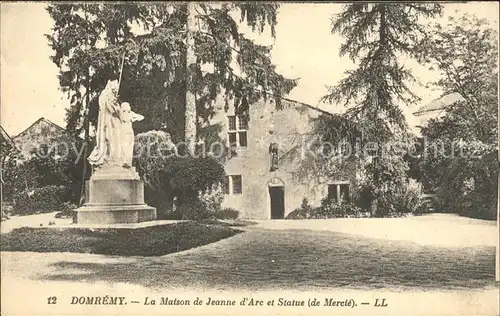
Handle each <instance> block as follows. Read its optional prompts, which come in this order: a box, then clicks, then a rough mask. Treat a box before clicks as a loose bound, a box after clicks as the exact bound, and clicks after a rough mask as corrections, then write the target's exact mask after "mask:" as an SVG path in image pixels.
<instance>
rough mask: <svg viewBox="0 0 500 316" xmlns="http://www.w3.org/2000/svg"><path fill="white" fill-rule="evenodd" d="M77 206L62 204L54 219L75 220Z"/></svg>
mask: <svg viewBox="0 0 500 316" xmlns="http://www.w3.org/2000/svg"><path fill="white" fill-rule="evenodd" d="M76 208H77V206H76V205H75V204H73V203H71V202H64V203H62V205H61V210H60V212H59V213H57V214H56V215H55V218H72V219H73V220H75V219H76Z"/></svg>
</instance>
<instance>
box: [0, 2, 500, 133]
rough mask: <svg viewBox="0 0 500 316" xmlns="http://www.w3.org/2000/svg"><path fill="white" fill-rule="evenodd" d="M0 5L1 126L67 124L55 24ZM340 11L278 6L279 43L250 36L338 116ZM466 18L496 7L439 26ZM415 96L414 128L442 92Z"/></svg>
mask: <svg viewBox="0 0 500 316" xmlns="http://www.w3.org/2000/svg"><path fill="white" fill-rule="evenodd" d="M0 6H1V16H0V21H1V24H0V39H1V42H0V55H1V59H0V82H1V85H0V107H1V116H0V122H1V125H2V127H3V128H4V129H5V130H6V131H7V133H9V134H10V135H11V136H15V135H16V134H18V133H20V132H22V131H23V130H24V129H25V128H27V127H28V126H29V125H31V124H32V123H33V122H34V121H36V120H37V119H39V118H40V117H45V118H47V119H49V120H51V121H52V122H54V123H56V124H58V125H60V126H65V122H64V116H65V108H67V106H68V99H67V96H66V95H64V94H63V93H62V92H61V91H60V90H59V84H58V79H57V74H58V69H57V67H56V65H55V64H53V63H52V61H51V60H50V59H49V56H50V55H52V51H51V49H50V47H49V46H48V42H47V39H46V38H45V36H44V34H49V33H50V32H51V27H52V20H51V18H50V17H49V15H48V13H47V12H46V11H45V6H46V4H43V3H34V2H24V3H23V2H17V3H2V4H1V5H0ZM341 6H342V5H341V4H340V3H321V4H318V3H316V4H310V3H309V4H308V3H284V4H282V5H281V7H280V9H279V15H278V25H277V27H276V39H275V40H272V39H271V37H270V36H268V35H267V34H263V35H261V36H257V35H254V36H252V37H253V38H254V39H255V40H256V41H257V42H259V43H262V44H273V50H272V59H273V62H274V63H275V64H276V65H277V70H278V72H280V73H281V74H283V75H285V76H286V77H289V78H300V81H299V85H298V86H297V87H296V88H295V89H294V90H292V92H291V93H290V94H289V95H288V96H287V97H288V98H290V99H293V100H297V101H300V102H304V103H307V104H311V105H313V106H318V107H320V108H322V109H324V110H327V111H330V112H337V111H339V107H338V106H335V105H327V104H321V103H319V100H320V99H321V97H322V96H323V95H325V94H326V93H327V88H326V87H327V86H332V85H335V84H336V83H337V82H338V81H339V80H340V79H342V77H343V73H344V71H346V70H348V69H352V68H353V67H354V66H355V65H354V64H353V63H352V62H351V61H350V60H349V59H348V58H341V57H339V54H338V52H339V48H340V43H341V41H342V38H341V37H339V36H338V35H332V34H331V32H330V29H331V17H332V14H335V13H338V12H340V10H341ZM463 13H469V14H475V15H476V16H477V17H479V18H486V19H488V20H489V21H490V23H491V25H492V26H494V27H496V28H497V29H498V16H499V6H498V4H497V3H496V2H470V3H461V4H458V3H447V4H445V5H444V16H443V17H442V18H441V19H440V21H446V20H447V18H448V17H449V16H452V15H462V14H463ZM249 32H250V31H249V30H245V33H249ZM404 63H405V65H406V66H408V67H409V68H410V69H411V70H412V71H413V73H414V75H415V76H416V77H417V78H419V79H420V80H421V81H423V82H426V81H429V80H432V79H433V78H435V76H436V73H433V72H431V71H429V70H427V69H426V68H425V67H423V66H420V65H418V64H417V63H416V62H414V61H411V60H405V61H404ZM413 91H414V92H415V93H416V94H417V95H419V96H420V97H421V98H422V101H421V103H420V104H418V105H417V106H415V107H413V108H404V112H405V115H406V118H407V121H408V123H409V125H410V127H412V129H414V127H415V126H416V125H417V124H418V119H417V118H416V117H414V116H413V115H412V113H413V112H414V111H416V110H417V109H418V108H419V107H420V106H424V105H425V104H427V103H429V102H431V101H432V100H433V99H435V98H437V97H439V95H440V92H439V91H437V90H433V89H430V88H425V87H420V86H414V87H413Z"/></svg>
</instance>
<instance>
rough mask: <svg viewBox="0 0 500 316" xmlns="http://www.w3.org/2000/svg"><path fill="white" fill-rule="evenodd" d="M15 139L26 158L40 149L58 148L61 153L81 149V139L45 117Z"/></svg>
mask: <svg viewBox="0 0 500 316" xmlns="http://www.w3.org/2000/svg"><path fill="white" fill-rule="evenodd" d="M13 141H14V144H15V145H16V147H17V149H18V150H19V151H20V153H21V154H22V156H23V157H24V158H25V159H29V158H30V157H32V156H33V155H34V154H36V151H38V150H43V151H45V150H47V149H52V150H57V153H58V154H60V155H64V154H66V153H67V151H72V152H73V153H75V152H76V153H78V152H80V150H81V147H80V146H81V139H79V138H75V137H74V136H73V135H72V134H71V133H69V132H68V131H67V130H66V129H64V128H62V127H61V126H59V125H57V124H55V123H53V122H51V121H50V120H48V119H46V118H44V117H41V118H39V119H38V120H36V121H35V122H34V123H33V124H31V125H30V126H29V127H28V128H26V129H25V130H24V131H22V132H21V133H19V134H18V135H16V136H15V137H13ZM40 153H41V154H43V153H42V152H40Z"/></svg>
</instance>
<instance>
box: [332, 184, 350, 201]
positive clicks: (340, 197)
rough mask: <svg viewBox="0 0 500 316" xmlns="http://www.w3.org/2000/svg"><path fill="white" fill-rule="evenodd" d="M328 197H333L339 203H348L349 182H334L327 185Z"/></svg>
mask: <svg viewBox="0 0 500 316" xmlns="http://www.w3.org/2000/svg"><path fill="white" fill-rule="evenodd" d="M328 198H329V199H333V200H334V201H336V202H337V203H339V204H342V203H349V202H350V200H351V198H350V190H349V183H334V184H329V185H328Z"/></svg>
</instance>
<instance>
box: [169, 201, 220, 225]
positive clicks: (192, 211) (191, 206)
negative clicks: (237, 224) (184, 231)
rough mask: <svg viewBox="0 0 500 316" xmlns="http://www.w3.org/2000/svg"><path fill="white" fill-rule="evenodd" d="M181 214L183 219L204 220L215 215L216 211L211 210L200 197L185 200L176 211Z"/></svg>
mask: <svg viewBox="0 0 500 316" xmlns="http://www.w3.org/2000/svg"><path fill="white" fill-rule="evenodd" d="M177 212H178V214H180V215H181V218H180V219H183V220H203V219H209V218H213V217H214V213H212V212H210V211H209V210H208V209H207V208H206V206H205V205H204V204H203V203H202V202H201V201H200V200H198V199H194V200H191V201H185V202H184V203H183V204H182V205H179V207H178V208H177V210H176V212H175V213H177Z"/></svg>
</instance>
